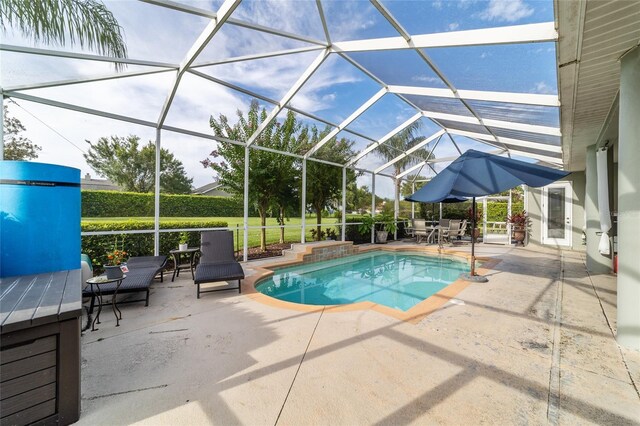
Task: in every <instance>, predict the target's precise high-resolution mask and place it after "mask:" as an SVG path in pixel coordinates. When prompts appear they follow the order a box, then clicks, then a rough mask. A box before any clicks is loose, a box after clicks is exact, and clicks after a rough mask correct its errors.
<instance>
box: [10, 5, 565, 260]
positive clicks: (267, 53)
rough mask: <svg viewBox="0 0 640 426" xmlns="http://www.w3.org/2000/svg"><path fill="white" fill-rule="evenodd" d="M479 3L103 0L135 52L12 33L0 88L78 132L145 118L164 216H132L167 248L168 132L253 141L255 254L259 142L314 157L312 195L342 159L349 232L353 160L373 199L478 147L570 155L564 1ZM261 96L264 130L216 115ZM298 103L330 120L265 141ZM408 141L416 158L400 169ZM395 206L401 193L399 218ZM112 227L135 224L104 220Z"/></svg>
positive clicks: (181, 141)
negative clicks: (319, 176) (347, 153)
mask: <svg viewBox="0 0 640 426" xmlns="http://www.w3.org/2000/svg"><path fill="white" fill-rule="evenodd" d="M467 3H468V2H439V1H433V2H426V1H425V2H415V1H380V0H371V1H370V2H365V1H339V2H338V1H335V2H334V1H323V0H316V1H290V2H287V1H264V2H258V1H240V0H226V1H224V2H221V1H212V2H204V1H184V2H182V1H165V0H145V1H141V2H133V1H131V2H105V4H106V5H107V7H108V8H109V9H110V10H111V11H112V12H113V13H114V15H115V16H116V18H117V19H118V21H119V23H120V24H121V25H122V27H123V29H124V33H125V35H126V41H127V48H128V52H129V55H128V58H125V59H117V58H111V57H105V56H101V55H97V54H94V53H87V52H86V51H83V50H81V49H80V48H79V47H69V46H61V47H57V48H53V47H50V46H49V47H47V46H37V47H33V45H32V43H31V42H29V41H26V40H22V39H21V38H20V37H18V36H16V35H15V34H13V35H9V36H8V37H6V38H5V39H4V41H3V43H2V44H1V45H0V49H1V54H2V82H1V84H2V96H3V100H4V102H5V104H6V103H7V102H9V100H13V101H15V102H17V103H18V104H19V105H21V106H24V107H25V108H27V109H28V110H29V111H35V110H37V113H36V114H35V115H37V117H38V118H39V119H42V120H43V121H48V122H49V124H51V123H52V122H55V126H52V127H55V129H56V130H57V131H59V132H60V133H62V134H65V135H66V134H70V133H73V132H74V131H75V129H78V128H82V127H84V128H86V129H90V130H87V132H89V133H88V134H95V133H96V132H98V131H99V130H100V131H102V132H103V133H102V134H101V135H103V136H107V135H109V134H114V133H116V132H121V133H128V134H131V133H137V134H140V135H141V138H142V139H145V138H146V139H151V140H154V141H155V147H156V173H155V226H154V229H149V230H148V231H135V232H149V233H151V232H153V233H154V235H155V251H156V253H157V252H158V251H159V239H160V234H161V233H162V232H168V231H169V230H164V229H160V217H161V212H160V192H161V189H160V148H161V147H169V148H171V149H172V151H176V152H181V153H183V154H184V155H192V156H198V155H199V159H202V158H204V157H206V156H207V154H208V153H209V152H211V151H212V150H213V149H215V147H216V144H217V142H220V141H223V142H228V143H231V144H235V145H238V146H241V147H244V152H245V162H244V165H245V168H244V179H245V185H244V222H243V236H244V244H243V247H244V258H245V260H246V258H247V247H248V238H249V232H250V231H252V230H254V231H255V230H256V229H259V228H260V227H256V226H250V225H249V220H248V217H249V211H250V206H249V197H248V191H249V187H248V185H247V182H248V181H249V176H250V174H251V173H252V170H251V169H250V168H249V161H248V159H249V156H250V155H251V153H252V152H254V151H256V150H263V151H274V152H275V153H277V154H280V155H284V156H290V157H296V158H297V159H298V160H299V161H300V162H301V169H302V190H301V194H300V198H301V201H300V204H301V206H307V198H306V197H307V190H308V188H307V184H306V177H307V174H306V170H307V165H308V164H309V163H310V162H320V163H324V164H328V165H330V166H334V167H337V168H341V169H342V192H341V196H342V199H341V203H340V204H341V208H340V209H339V210H340V211H341V213H342V217H341V219H339V221H338V223H337V224H338V225H342V226H341V229H342V238H343V239H344V238H345V228H346V226H345V224H346V214H347V209H346V196H347V188H346V186H347V171H348V170H355V171H358V172H359V173H361V174H360V176H359V177H358V180H359V182H361V183H362V182H364V183H365V184H367V185H369V187H370V189H371V193H372V200H371V211H372V212H373V211H375V210H376V198H375V197H376V186H378V187H379V188H380V187H381V185H383V184H384V188H386V189H385V190H386V191H387V192H389V191H394V190H397V188H398V185H396V183H397V182H398V181H401V182H403V183H406V182H408V183H409V184H410V185H411V184H415V183H416V181H424V180H426V179H429V178H430V177H432V176H434V175H435V174H437V173H438V172H439V171H440V170H442V168H444V167H446V166H447V165H448V164H449V163H450V162H451V161H453V160H454V159H455V158H457V156H459V155H460V154H461V153H463V152H464V151H466V150H467V149H470V148H474V149H478V150H482V151H486V152H491V153H495V154H499V155H505V156H510V157H511V156H513V157H514V158H519V159H524V160H525V161H531V162H540V163H542V164H544V165H550V166H554V167H562V165H563V159H562V148H561V134H560V129H559V127H560V126H559V119H560V118H559V106H560V103H559V98H558V94H557V93H558V90H557V76H556V69H557V67H556V62H557V61H556V42H557V37H558V36H557V31H556V24H555V22H554V14H553V4H552V2H535V3H534V4H533V5H532V6H526V5H525V6H523V7H524V9H521V10H514V8H513V7H512V8H511V9H509V10H506V11H505V10H502V11H501V10H499V6H500V5H499V3H500V2H479V3H474V4H467ZM514 4H520V2H514ZM496 5H497V6H496ZM114 63H117V64H120V65H121V66H122V67H121V69H119V70H116V69H115V67H114V65H113V64H114ZM254 99H255V100H258V102H259V103H260V105H261V107H265V108H266V109H267V111H268V116H267V120H265V121H264V122H262V123H261V124H260V126H259V127H258V128H257V130H256V131H255V132H254V133H253V134H251V135H247V138H246V139H245V140H233V139H230V138H227V137H223V136H216V135H214V133H213V132H212V131H211V128H210V126H209V117H210V116H213V117H218V116H219V115H220V114H224V115H226V116H227V117H229V119H230V121H233V120H234V118H235V111H236V110H242V111H246V110H247V108H248V105H249V104H250V102H251V101H252V100H254ZM289 112H294V113H295V114H296V116H297V118H298V120H299V121H300V122H301V123H303V124H304V125H310V126H316V127H317V128H319V129H325V128H326V129H327V131H328V133H326V134H325V135H324V136H323V137H322V138H321V139H320V140H319V141H318V142H317V143H316V144H315V145H313V146H312V147H311V148H310V149H308V150H307V151H306V152H304V153H299V152H286V151H279V150H273V149H272V148H270V147H266V146H261V144H260V143H259V141H260V139H259V136H260V134H261V132H263V131H264V130H265V128H266V127H267V125H268V124H269V123H271V122H274V121H282V120H283V119H284V118H285V116H286V114H287V113H289ZM414 123H420V134H421V135H422V137H421V138H420V139H419V140H417V141H415V142H414V143H412V144H411V145H410V146H408V147H407V148H406V149H405V150H396V152H395V157H392V158H390V157H389V156H388V155H387V157H383V156H381V155H379V151H380V149H381V147H389V145H388V144H387V142H388V141H389V140H390V139H391V138H392V137H393V136H394V135H396V134H398V133H399V132H401V131H402V130H403V129H406V128H407V127H408V126H411V125H412V124H414ZM105 129H106V130H105ZM91 132H93V133H91ZM85 138H86V137H85V136H83V137H82V139H85ZM342 138H346V139H348V140H350V141H353V143H354V144H353V149H354V150H355V151H356V153H355V155H354V156H353V157H352V158H351V159H350V160H349V161H348V162H346V163H334V162H329V161H326V160H324V159H322V158H320V156H319V153H321V152H323V150H331V149H332V143H334V142H335V141H336V140H339V139H342ZM32 139H35V138H33V137H32ZM34 141H35V142H37V140H34ZM76 148H77V147H76ZM69 149H71V150H72V154H68V155H66V156H63V157H61V158H62V159H60V160H59V163H60V164H65V160H64V158H68V159H69V162H68V163H66V164H65V165H71V166H74V164H76V163H77V161H76V160H75V158H76V157H78V155H79V154H78V152H76V151H75V150H73V148H69ZM78 149H80V148H78ZM390 149H392V150H393V147H390ZM80 150H81V149H80ZM196 151H197V154H195V152H196ZM61 155H62V154H61ZM407 157H409V158H412V159H414V161H412V162H411V163H409V165H407V166H406V167H404V168H402V169H401V170H397V167H395V165H396V164H397V163H398V162H401V161H402V160H403V159H406V158H407ZM425 158H426V160H425ZM207 173H208V174H209V175H211V174H212V173H211V170H209V171H208V172H207ZM385 195H386V196H388V197H389V198H394V197H395V194H391V193H386V194H385ZM305 210H306V209H305V208H301V211H302V212H303V219H302V222H301V224H300V225H285V226H286V227H298V228H300V240H301V241H302V242H304V241H305V238H306V231H307V228H308V227H309V225H308V224H306V222H305V220H304V212H305ZM398 210H399V206H398V203H397V202H396V203H395V206H394V211H395V215H396V218H397V217H398ZM190 230H193V229H190ZM171 231H174V232H175V231H176V230H175V229H172V230H171ZM110 233H113V234H120V233H123V231H102V232H95V233H93V234H110Z"/></svg>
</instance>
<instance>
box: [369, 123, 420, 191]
mask: <svg viewBox="0 0 640 426" xmlns="http://www.w3.org/2000/svg"><path fill="white" fill-rule="evenodd" d="M420 127H422V123H421V122H420V120H418V121H414V122H413V123H412V124H411V125H409V126H407V127H405V128H404V129H403V130H401V131H400V132H398V133H396V134H395V135H394V136H393V137H391V138H390V139H389V140H388V141H387V142H385V143H383V144H382V145H380V146H379V147H378V148H376V150H375V152H376V153H377V154H378V155H379V156H380V157H382V158H383V159H384V160H385V161H391V160H393V159H394V158H396V157H397V156H398V155H400V154H401V153H403V152H405V151H406V150H408V149H409V148H411V147H412V146H414V145H415V144H416V143H418V142H420V141H421V140H422V139H424V136H419V135H418V131H419V130H420ZM428 156H429V153H428V152H427V151H426V150H424V149H421V150H418V151H416V152H414V153H413V154H412V155H411V156H409V155H407V156H406V157H403V158H401V159H400V160H398V161H396V162H395V163H393V171H394V175H398V174H399V173H402V171H403V170H404V169H405V168H407V167H409V166H412V165H414V164H417V163H418V162H419V161H422V160H426V159H427V157H428ZM395 186H396V195H395V200H396V201H397V202H398V203H399V202H400V186H401V183H400V181H399V180H396V182H395Z"/></svg>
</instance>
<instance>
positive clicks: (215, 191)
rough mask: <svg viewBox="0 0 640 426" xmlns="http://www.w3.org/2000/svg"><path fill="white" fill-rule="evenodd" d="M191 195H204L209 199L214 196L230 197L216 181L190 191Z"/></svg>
mask: <svg viewBox="0 0 640 426" xmlns="http://www.w3.org/2000/svg"><path fill="white" fill-rule="evenodd" d="M192 194H197V195H206V196H209V197H214V196H216V197H230V196H231V194H229V193H228V192H226V191H225V190H224V189H223V188H222V185H221V184H220V183H219V182H218V181H217V180H215V181H213V182H211V183H208V184H206V185H203V186H201V187H199V188H196V189H194V190H193V191H192Z"/></svg>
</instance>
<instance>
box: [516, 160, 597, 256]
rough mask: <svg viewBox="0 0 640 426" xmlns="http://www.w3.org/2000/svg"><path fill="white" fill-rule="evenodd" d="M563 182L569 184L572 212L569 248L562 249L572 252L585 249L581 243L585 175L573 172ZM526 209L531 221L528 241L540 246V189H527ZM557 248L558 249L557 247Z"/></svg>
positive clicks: (583, 224)
mask: <svg viewBox="0 0 640 426" xmlns="http://www.w3.org/2000/svg"><path fill="white" fill-rule="evenodd" d="M563 182H571V190H572V199H573V202H572V212H571V216H572V217H571V230H572V231H571V246H570V247H564V246H563V247H562V248H565V249H566V248H570V249H572V250H581V251H584V250H585V249H586V247H585V245H584V244H583V243H582V230H583V228H584V226H585V223H584V196H585V174H584V172H573V173H571V174H570V175H569V176H567V177H566V178H565V179H563ZM527 204H528V206H527V208H528V211H527V212H528V213H529V218H530V220H531V228H530V232H529V235H528V241H529V243H531V244H540V245H541V244H542V188H528V189H527ZM558 248H560V247H559V246H558Z"/></svg>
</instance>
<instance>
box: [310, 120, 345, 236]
mask: <svg viewBox="0 0 640 426" xmlns="http://www.w3.org/2000/svg"><path fill="white" fill-rule="evenodd" d="M329 131H330V129H329V128H326V129H324V130H323V131H322V132H318V130H317V129H316V128H315V127H312V128H311V129H310V134H309V142H310V145H308V146H307V147H305V149H308V148H310V147H311V146H313V145H315V144H316V143H318V142H319V141H320V140H321V139H322V138H323V137H324V136H325V135H327V134H328V133H329ZM353 144H354V142H353V141H350V140H348V139H345V138H342V139H336V138H333V139H331V140H330V141H329V142H328V143H327V144H326V145H325V146H324V147H322V148H321V149H320V150H318V151H317V152H316V153H315V154H314V157H315V158H318V159H320V160H325V161H331V162H333V163H338V164H345V163H347V162H348V161H349V160H351V159H352V158H353V156H354V154H355V153H354V152H353ZM355 178H356V174H355V172H354V171H353V170H352V169H347V184H348V183H349V182H351V181H353V180H355ZM341 193H342V168H341V167H336V166H332V165H329V164H324V163H319V162H316V161H307V203H309V205H310V206H311V208H312V210H313V211H314V212H315V214H316V227H317V228H316V229H317V233H316V238H317V239H320V233H321V231H322V211H323V210H325V209H335V208H337V207H338V205H339V199H340V195H341Z"/></svg>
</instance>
